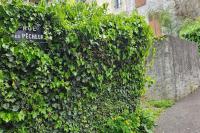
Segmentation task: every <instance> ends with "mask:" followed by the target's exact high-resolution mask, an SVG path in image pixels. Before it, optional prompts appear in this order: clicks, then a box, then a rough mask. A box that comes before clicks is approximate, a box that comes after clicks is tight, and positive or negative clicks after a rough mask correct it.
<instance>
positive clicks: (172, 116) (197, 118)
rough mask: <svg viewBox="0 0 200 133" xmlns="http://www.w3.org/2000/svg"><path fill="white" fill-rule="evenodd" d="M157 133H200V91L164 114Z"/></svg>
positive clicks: (159, 121)
mask: <svg viewBox="0 0 200 133" xmlns="http://www.w3.org/2000/svg"><path fill="white" fill-rule="evenodd" d="M157 125H158V126H157V128H156V129H155V133H200V90H198V91H196V92H195V93H193V94H191V95H189V96H188V97H186V98H184V99H183V100H181V101H179V102H177V103H176V104H175V105H174V106H173V107H172V108H170V109H168V110H167V111H166V112H164V113H163V114H162V115H161V117H160V119H159V120H158V122H157Z"/></svg>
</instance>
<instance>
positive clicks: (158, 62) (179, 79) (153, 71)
mask: <svg viewBox="0 0 200 133" xmlns="http://www.w3.org/2000/svg"><path fill="white" fill-rule="evenodd" d="M155 48H156V55H155V57H154V65H153V66H152V67H151V68H150V69H149V72H148V74H149V75H150V76H151V77H152V78H153V79H154V80H155V84H154V85H153V86H152V87H151V88H149V89H148V91H147V96H148V97H149V98H151V99H161V98H162V99H175V100H178V99H180V98H182V97H184V96H186V95H188V94H190V93H192V92H193V91H194V90H196V89H197V88H198V87H199V86H200V58H199V57H200V56H199V53H198V48H197V46H196V44H194V43H192V42H188V41H185V40H180V39H178V38H175V37H168V38H167V40H165V41H162V42H160V43H156V44H155Z"/></svg>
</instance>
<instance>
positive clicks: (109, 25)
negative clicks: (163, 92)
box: [0, 1, 152, 133]
mask: <svg viewBox="0 0 200 133" xmlns="http://www.w3.org/2000/svg"><path fill="white" fill-rule="evenodd" d="M45 5H46V4H44V3H40V4H39V5H37V6H33V5H27V4H23V3H22V2H19V1H18V2H16V1H13V2H11V3H9V4H4V5H0V58H1V60H0V127H1V129H2V130H3V131H7V132H42V133H43V132H59V133H60V132H121V131H122V130H124V132H131V131H133V132H140V131H141V132H142V130H145V129H143V127H144V125H145V124H143V126H141V124H140V123H141V122H142V121H143V120H144V121H145V119H143V120H139V115H137V114H138V112H139V111H137V112H135V111H136V107H137V105H138V103H139V101H140V96H141V94H142V93H143V92H144V86H145V81H146V80H145V67H144V64H145V58H146V56H147V55H148V51H149V48H150V46H151V42H152V34H151V31H150V30H149V27H148V26H147V24H146V23H145V21H144V20H143V18H142V17H140V16H138V15H137V14H135V13H134V14H132V15H131V16H129V17H128V16H125V15H116V16H115V15H111V14H107V13H106V10H105V8H104V7H97V6H96V5H95V4H93V5H87V4H83V3H79V4H76V5H70V4H67V3H59V4H55V3H54V4H52V5H48V6H45ZM37 23H39V24H41V25H42V26H43V28H44V34H45V39H46V42H47V44H39V43H36V42H30V41H26V40H23V41H20V42H19V41H14V40H13V38H12V35H13V34H14V33H15V32H16V30H17V29H18V27H19V25H20V24H24V25H25V24H26V25H27V24H28V25H30V26H33V25H35V24H37ZM128 116H130V117H128ZM118 118H122V123H123V124H125V125H126V126H127V128H126V129H122V128H123V127H125V126H123V127H122V128H120V129H118V128H119V127H115V124H116V123H115V120H118ZM132 118H133V119H132ZM120 120H121V119H120ZM144 123H145V122H144ZM144 128H147V127H146V126H145V127H144Z"/></svg>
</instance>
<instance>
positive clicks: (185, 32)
mask: <svg viewBox="0 0 200 133" xmlns="http://www.w3.org/2000/svg"><path fill="white" fill-rule="evenodd" d="M179 35H180V37H181V38H184V39H187V40H189V41H193V42H196V43H198V44H199V45H198V47H199V51H200V19H198V20H196V21H194V20H193V21H189V22H186V23H185V24H184V25H183V26H182V28H181V30H180V33H179Z"/></svg>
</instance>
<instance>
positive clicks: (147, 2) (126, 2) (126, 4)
mask: <svg viewBox="0 0 200 133" xmlns="http://www.w3.org/2000/svg"><path fill="white" fill-rule="evenodd" d="M25 1H27V2H33V3H38V1H39V0H25ZM48 1H51V0H48ZM71 1H74V2H80V1H83V2H87V3H91V2H97V4H98V5H100V6H101V5H102V4H105V3H106V4H108V12H110V13H114V14H118V13H121V12H123V13H126V14H130V13H131V12H133V11H134V10H137V11H138V13H139V14H140V15H142V16H144V17H145V19H146V21H147V22H148V23H149V24H150V26H151V27H152V29H153V31H154V33H155V35H157V36H161V35H162V28H161V26H160V24H159V21H158V20H157V19H156V18H152V17H150V16H149V14H150V12H152V11H155V10H160V9H167V10H169V11H170V12H174V11H173V9H174V8H175V4H174V0H71Z"/></svg>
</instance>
